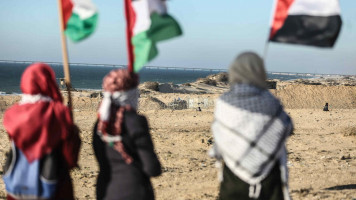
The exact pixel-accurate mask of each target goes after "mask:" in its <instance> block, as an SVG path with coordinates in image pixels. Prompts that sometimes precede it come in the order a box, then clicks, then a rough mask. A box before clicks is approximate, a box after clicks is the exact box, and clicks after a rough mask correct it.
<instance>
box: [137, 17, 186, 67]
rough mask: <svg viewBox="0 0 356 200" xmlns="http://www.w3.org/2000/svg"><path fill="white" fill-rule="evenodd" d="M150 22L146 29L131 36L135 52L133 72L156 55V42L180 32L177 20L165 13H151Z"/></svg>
mask: <svg viewBox="0 0 356 200" xmlns="http://www.w3.org/2000/svg"><path fill="white" fill-rule="evenodd" d="M151 22H152V23H151V26H150V28H149V29H148V30H147V31H145V32H142V33H139V34H137V35H135V36H134V37H133V38H132V45H133V46H134V53H135V61H134V71H135V72H138V71H139V70H140V69H142V67H143V66H144V65H145V64H146V63H147V62H149V61H150V60H152V59H153V58H154V57H156V56H157V54H158V49H157V47H156V43H157V42H159V41H162V40H167V39H170V38H173V37H176V36H179V35H181V34H182V30H181V28H180V26H179V24H178V23H177V21H176V20H175V19H174V18H173V17H171V16H169V15H167V14H165V15H159V14H157V13H152V14H151Z"/></svg>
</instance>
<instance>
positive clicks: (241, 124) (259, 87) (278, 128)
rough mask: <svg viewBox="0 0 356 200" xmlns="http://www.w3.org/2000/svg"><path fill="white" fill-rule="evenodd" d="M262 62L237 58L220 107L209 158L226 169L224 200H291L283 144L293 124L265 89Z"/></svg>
mask: <svg viewBox="0 0 356 200" xmlns="http://www.w3.org/2000/svg"><path fill="white" fill-rule="evenodd" d="M266 78H267V77H266V72H265V69H264V63H263V60H262V59H261V58H260V57H259V56H258V55H257V54H255V53H252V52H246V53H243V54H241V55H239V56H238V57H237V58H236V60H235V61H234V62H233V63H232V65H231V66H230V68H229V82H230V90H229V91H228V92H226V93H224V94H223V95H222V96H220V97H219V98H218V99H217V101H216V106H215V112H214V122H213V124H212V133H213V136H214V145H213V147H212V149H211V150H210V156H212V157H215V158H217V159H218V160H219V161H221V162H220V166H221V164H222V163H223V164H222V166H221V167H222V176H220V180H221V184H220V194H219V199H220V200H230V199H261V200H262V199H263V200H282V199H284V200H287V199H290V196H289V192H288V171H287V167H286V160H287V159H286V158H287V153H286V148H285V143H286V139H287V138H288V136H289V135H290V134H291V132H292V129H293V124H292V121H291V119H290V117H289V116H288V114H286V113H285V111H284V110H283V107H282V105H281V103H280V101H279V100H278V99H277V98H275V97H274V96H273V95H272V94H271V93H270V92H269V91H268V88H267V84H266Z"/></svg>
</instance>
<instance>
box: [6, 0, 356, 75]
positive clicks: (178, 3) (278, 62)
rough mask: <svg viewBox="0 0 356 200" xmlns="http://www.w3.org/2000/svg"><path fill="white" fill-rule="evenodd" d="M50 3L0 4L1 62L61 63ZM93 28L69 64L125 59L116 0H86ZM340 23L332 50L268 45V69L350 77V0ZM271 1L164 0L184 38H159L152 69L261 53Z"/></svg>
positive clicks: (355, 45)
mask: <svg viewBox="0 0 356 200" xmlns="http://www.w3.org/2000/svg"><path fill="white" fill-rule="evenodd" d="M56 2H57V1H55V0H52V1H49V0H1V1H0V27H1V31H0V60H30V61H59V62H60V61H61V59H62V57H61V46H60V36H59V26H58V10H57V3H56ZM93 2H94V3H95V4H96V5H97V8H98V10H99V24H98V27H97V30H96V32H95V33H94V34H93V35H92V36H91V37H90V38H88V39H86V40H84V41H82V42H80V43H77V44H73V43H72V42H68V44H69V47H68V48H69V55H70V62H84V63H95V64H127V57H126V42H125V21H124V13H123V0H100V1H99V0H93ZM340 4H341V10H342V19H343V27H342V30H341V34H340V36H339V39H338V40H337V43H336V45H335V47H334V48H333V49H321V48H315V47H305V46H298V45H287V44H278V43H269V51H268V56H267V59H266V68H267V70H268V71H278V72H281V71H288V72H308V73H336V74H356V1H355V0H340ZM272 7H273V0H170V1H168V8H169V13H170V14H171V15H172V16H173V17H175V18H176V19H177V21H178V22H179V23H180V25H181V27H182V29H183V32H184V35H183V36H181V37H179V38H176V39H172V40H168V41H165V42H161V43H159V45H158V48H159V50H160V54H159V56H158V57H157V58H156V59H155V60H154V61H152V62H151V63H148V65H154V66H174V67H200V68H227V67H228V65H229V64H230V62H231V61H232V60H233V59H234V57H235V56H236V55H237V54H239V53H241V52H243V51H247V50H251V51H256V52H257V53H259V54H260V55H262V54H263V50H264V46H265V43H266V42H265V41H266V40H267V36H268V34H269V24H270V18H271V10H272Z"/></svg>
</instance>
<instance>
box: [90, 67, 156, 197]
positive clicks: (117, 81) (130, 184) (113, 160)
mask: <svg viewBox="0 0 356 200" xmlns="http://www.w3.org/2000/svg"><path fill="white" fill-rule="evenodd" d="M137 85H138V76H137V75H136V74H134V73H130V72H128V71H127V70H123V69H119V70H113V71H111V72H110V73H109V74H108V75H107V76H106V77H105V78H104V81H103V89H104V99H103V101H102V102H101V104H100V107H99V111H98V122H97V124H96V126H95V128H94V134H93V148H94V152H95V156H96V158H97V160H98V162H99V166H100V171H99V176H98V180H97V186H96V187H97V188H96V195H97V199H98V200H101V199H106V200H153V199H154V192H153V188H152V185H151V182H150V177H154V176H159V175H160V174H161V165H160V162H159V161H158V158H157V156H156V154H155V151H154V147H153V143H152V139H151V136H150V134H149V128H148V123H147V120H146V118H145V117H144V116H141V115H138V114H137V112H136V108H137V103H138V96H139V91H138V89H137Z"/></svg>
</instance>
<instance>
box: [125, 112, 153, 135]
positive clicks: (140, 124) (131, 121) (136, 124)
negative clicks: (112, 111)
mask: <svg viewBox="0 0 356 200" xmlns="http://www.w3.org/2000/svg"><path fill="white" fill-rule="evenodd" d="M124 116H125V118H124V121H125V124H126V127H127V128H128V129H131V130H132V131H133V132H141V131H148V122H147V119H146V117H145V116H143V115H139V114H137V113H136V112H135V111H126V112H125V115H124Z"/></svg>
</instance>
